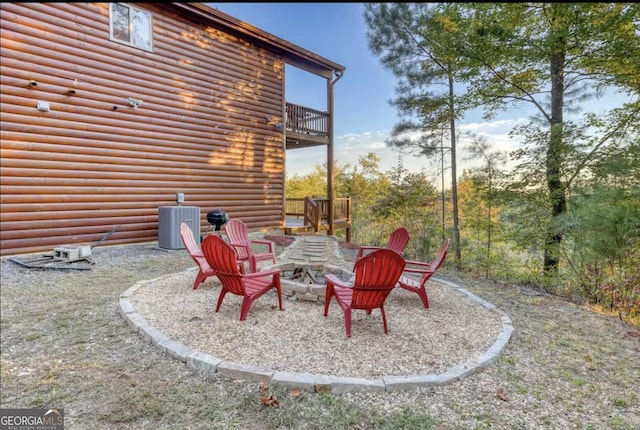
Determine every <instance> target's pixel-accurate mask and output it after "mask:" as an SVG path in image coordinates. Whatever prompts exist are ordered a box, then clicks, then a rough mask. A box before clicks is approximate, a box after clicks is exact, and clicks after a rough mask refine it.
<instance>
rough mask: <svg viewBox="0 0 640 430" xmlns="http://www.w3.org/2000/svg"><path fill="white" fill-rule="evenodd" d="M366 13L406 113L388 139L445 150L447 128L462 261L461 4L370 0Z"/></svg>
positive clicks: (429, 151) (428, 151)
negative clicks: (459, 183)
mask: <svg viewBox="0 0 640 430" xmlns="http://www.w3.org/2000/svg"><path fill="white" fill-rule="evenodd" d="M364 18H365V21H366V23H367V26H368V29H367V38H368V42H369V48H370V49H371V51H372V52H373V53H374V54H375V55H378V56H379V57H380V61H381V62H382V64H383V65H384V66H385V67H387V68H388V69H389V70H391V71H392V72H393V74H394V75H395V76H396V77H397V78H398V84H397V86H396V93H397V94H398V96H397V98H396V99H395V100H393V101H392V102H391V104H392V105H393V106H395V107H396V108H397V109H398V110H399V111H400V112H401V113H402V114H403V115H404V118H403V120H401V121H400V122H399V123H398V124H396V125H395V126H394V128H393V130H392V132H391V135H390V137H389V139H388V140H387V144H389V145H390V146H392V147H395V148H397V149H400V150H408V151H410V152H415V153H418V154H420V155H426V156H434V155H438V154H439V153H443V152H444V149H445V148H444V145H443V140H442V139H443V132H444V130H445V129H448V133H447V136H448V137H449V146H448V147H447V148H446V149H448V150H450V151H451V193H452V205H453V235H454V237H453V245H454V256H455V261H456V266H458V267H460V264H461V249H460V231H459V228H458V224H459V215H458V197H457V172H456V168H457V163H456V143H457V142H456V118H458V117H459V116H460V115H461V113H462V112H463V111H464V110H465V109H467V108H469V107H470V106H469V105H468V104H466V103H465V99H464V98H463V97H460V96H458V95H457V94H456V92H455V91H454V84H455V83H456V82H457V81H458V80H460V79H462V77H461V76H463V75H464V73H465V71H466V70H467V67H466V64H467V63H466V62H465V59H464V58H463V57H461V56H460V55H459V54H458V53H457V52H456V49H455V46H456V42H457V33H458V26H457V22H458V21H459V20H460V16H459V8H458V6H457V5H455V4H446V3H436V4H433V3H431V4H429V3H368V4H366V5H365V14H364Z"/></svg>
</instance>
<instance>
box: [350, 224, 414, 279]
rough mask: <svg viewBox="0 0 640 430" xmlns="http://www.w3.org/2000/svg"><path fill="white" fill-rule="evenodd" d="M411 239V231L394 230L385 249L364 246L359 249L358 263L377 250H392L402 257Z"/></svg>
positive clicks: (401, 228) (404, 229)
mask: <svg viewBox="0 0 640 430" xmlns="http://www.w3.org/2000/svg"><path fill="white" fill-rule="evenodd" d="M409 239H410V236H409V230H407V229H406V228H404V227H400V228H398V229H396V230H394V231H393V232H391V234H390V235H389V240H388V241H387V245H386V246H385V247H381V246H367V245H364V246H361V247H360V248H358V255H357V256H356V261H358V260H359V259H360V258H362V257H363V256H364V255H366V254H367V253H368V252H370V251H374V250H376V249H390V250H392V251H395V252H397V253H398V254H400V255H402V253H403V252H404V249H405V248H406V247H407V244H408V243H409ZM354 269H355V266H354Z"/></svg>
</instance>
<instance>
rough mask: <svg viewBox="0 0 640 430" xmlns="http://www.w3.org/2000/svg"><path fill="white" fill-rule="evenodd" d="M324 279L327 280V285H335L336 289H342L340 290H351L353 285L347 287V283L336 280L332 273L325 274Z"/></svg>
mask: <svg viewBox="0 0 640 430" xmlns="http://www.w3.org/2000/svg"><path fill="white" fill-rule="evenodd" d="M324 278H325V279H326V280H327V283H331V284H332V285H335V286H337V287H342V288H353V285H349V284H348V283H347V282H344V281H343V280H341V279H340V278H338V277H337V276H336V275H334V274H333V273H327V274H325V275H324Z"/></svg>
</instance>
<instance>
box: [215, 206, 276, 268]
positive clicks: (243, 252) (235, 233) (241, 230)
mask: <svg viewBox="0 0 640 430" xmlns="http://www.w3.org/2000/svg"><path fill="white" fill-rule="evenodd" d="M224 231H225V234H226V235H227V237H228V238H229V244H230V245H231V246H232V247H233V249H235V250H236V253H237V259H238V261H239V262H242V263H244V262H245V261H248V262H249V271H250V272H251V273H255V272H256V271H257V267H258V261H266V260H271V261H272V262H274V263H275V262H276V255H275V253H274V252H273V242H271V241H268V240H261V239H253V240H252V239H250V238H249V229H248V228H247V225H246V224H245V223H244V222H242V221H240V220H239V219H235V218H234V219H230V220H229V221H227V223H226V224H225V225H224ZM254 244H257V245H264V246H266V247H267V248H266V251H265V252H262V253H254V252H253V249H252V245H254Z"/></svg>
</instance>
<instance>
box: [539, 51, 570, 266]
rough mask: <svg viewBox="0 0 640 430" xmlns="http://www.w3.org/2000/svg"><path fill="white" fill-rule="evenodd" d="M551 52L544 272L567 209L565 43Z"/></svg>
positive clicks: (554, 258)
mask: <svg viewBox="0 0 640 430" xmlns="http://www.w3.org/2000/svg"><path fill="white" fill-rule="evenodd" d="M558 45H560V48H559V49H558V50H557V51H556V52H555V53H554V54H552V55H551V119H550V122H551V124H550V126H551V130H550V134H549V146H548V147H547V154H546V168H547V169H546V170H547V171H546V176H547V188H548V190H549V198H550V199H551V202H550V203H551V222H550V224H549V227H548V230H547V234H546V238H545V244H544V245H545V246H544V273H545V274H546V275H552V274H555V273H557V271H558V263H559V261H560V244H561V243H562V239H563V234H562V229H561V228H560V227H559V225H558V224H559V223H558V219H559V217H560V216H561V215H562V214H564V213H565V212H566V210H567V198H566V186H565V184H564V183H563V182H562V177H561V174H562V169H561V166H562V147H563V105H564V59H565V52H564V44H563V42H562V41H559V42H558Z"/></svg>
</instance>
